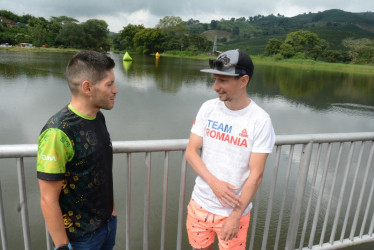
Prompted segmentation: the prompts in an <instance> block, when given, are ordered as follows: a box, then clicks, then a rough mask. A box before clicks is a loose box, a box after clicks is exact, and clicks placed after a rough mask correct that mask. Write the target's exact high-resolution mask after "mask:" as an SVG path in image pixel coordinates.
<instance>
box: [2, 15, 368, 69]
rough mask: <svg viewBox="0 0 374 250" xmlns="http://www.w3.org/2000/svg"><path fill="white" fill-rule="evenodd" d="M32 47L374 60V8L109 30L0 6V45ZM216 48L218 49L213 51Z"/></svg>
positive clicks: (97, 23)
mask: <svg viewBox="0 0 374 250" xmlns="http://www.w3.org/2000/svg"><path fill="white" fill-rule="evenodd" d="M21 43H23V44H26V45H27V44H28V43H30V44H31V43H32V44H33V46H34V47H52V48H73V49H92V50H98V51H108V50H114V51H122V52H123V51H132V52H135V51H136V52H138V53H143V54H152V53H156V52H159V53H163V54H165V55H169V56H176V55H178V56H188V57H197V56H199V55H206V54H212V52H213V49H214V48H215V49H216V50H217V51H225V50H228V49H235V48H240V49H241V50H243V51H246V52H247V53H249V54H251V55H265V56H268V57H271V61H273V62H280V61H284V60H288V59H302V60H309V59H311V60H314V61H324V62H334V63H345V64H346V63H350V64H351V63H353V64H370V65H373V64H374V13H372V12H365V13H350V12H345V11H341V10H328V11H324V12H318V13H308V14H306V13H304V14H301V15H298V16H295V17H291V18H288V17H284V16H282V15H281V14H277V15H276V16H275V15H273V14H272V15H269V16H266V17H265V16H262V15H257V16H253V17H241V18H230V19H227V20H226V19H221V20H212V21H211V22H210V23H200V21H199V20H194V19H190V20H188V21H183V20H182V19H181V18H180V17H175V16H166V17H164V18H162V19H160V21H159V23H158V24H157V25H156V27H154V28H145V27H144V26H143V25H133V24H129V25H127V26H125V27H123V29H122V30H121V31H120V32H119V33H118V34H116V33H110V32H109V30H108V25H107V23H106V22H105V21H103V20H97V19H90V20H87V21H86V22H83V23H79V22H78V21H77V20H76V19H74V18H70V17H66V16H61V17H51V18H50V20H46V19H44V18H41V17H39V18H37V17H33V16H31V15H23V16H17V15H15V14H13V13H11V12H9V11H6V10H0V44H9V45H20V44H21ZM214 52H216V51H214Z"/></svg>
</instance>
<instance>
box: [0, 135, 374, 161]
mask: <svg viewBox="0 0 374 250" xmlns="http://www.w3.org/2000/svg"><path fill="white" fill-rule="evenodd" d="M372 140H374V132H361V133H331V134H300V135H278V136H277V137H276V140H275V145H285V144H290V145H293V144H307V143H309V142H312V143H327V142H330V143H333V142H349V141H372ZM187 143H188V139H177V140H174V139H173V140H139V141H114V142H113V153H115V154H117V153H136V152H157V151H179V150H184V149H185V148H186V146H187ZM36 154H37V145H36V144H17V145H0V158H18V157H35V156H36Z"/></svg>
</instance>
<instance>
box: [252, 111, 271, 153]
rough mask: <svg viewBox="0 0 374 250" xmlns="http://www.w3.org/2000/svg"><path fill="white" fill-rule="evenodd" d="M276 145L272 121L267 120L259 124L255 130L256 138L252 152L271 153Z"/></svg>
mask: <svg viewBox="0 0 374 250" xmlns="http://www.w3.org/2000/svg"><path fill="white" fill-rule="evenodd" d="M274 143H275V133H274V128H273V125H272V123H271V119H270V118H267V119H264V120H262V121H261V122H258V124H256V128H255V138H254V143H253V148H252V152H255V153H271V152H272V151H273V147H274Z"/></svg>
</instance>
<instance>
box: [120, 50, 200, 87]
mask: <svg viewBox="0 0 374 250" xmlns="http://www.w3.org/2000/svg"><path fill="white" fill-rule="evenodd" d="M132 56H133V59H134V60H133V61H132V63H131V66H130V67H128V65H126V66H125V65H124V70H125V72H126V74H129V75H131V76H136V77H144V76H150V77H152V78H153V79H154V80H155V82H156V86H157V88H159V89H160V90H162V91H164V92H168V93H177V92H178V91H179V90H180V88H181V87H182V85H189V84H195V83H196V82H197V81H200V79H201V78H202V77H201V74H199V70H200V68H199V67H198V66H196V60H191V59H183V58H162V57H161V58H159V59H156V58H155V57H153V56H139V55H132Z"/></svg>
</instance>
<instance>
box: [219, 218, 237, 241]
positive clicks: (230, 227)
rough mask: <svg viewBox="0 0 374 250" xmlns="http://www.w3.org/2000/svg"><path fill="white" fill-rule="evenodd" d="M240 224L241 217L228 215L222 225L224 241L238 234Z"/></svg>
mask: <svg viewBox="0 0 374 250" xmlns="http://www.w3.org/2000/svg"><path fill="white" fill-rule="evenodd" d="M239 226H240V217H239V218H233V217H232V216H229V217H227V219H226V220H225V222H224V223H223V226H222V231H221V235H220V239H221V240H224V241H229V240H231V239H233V238H234V237H237V236H238V232H239Z"/></svg>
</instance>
